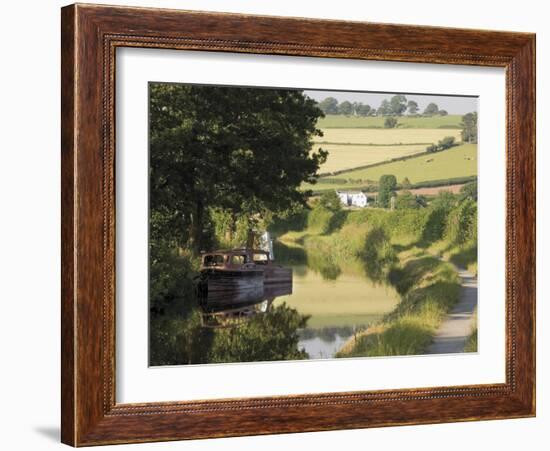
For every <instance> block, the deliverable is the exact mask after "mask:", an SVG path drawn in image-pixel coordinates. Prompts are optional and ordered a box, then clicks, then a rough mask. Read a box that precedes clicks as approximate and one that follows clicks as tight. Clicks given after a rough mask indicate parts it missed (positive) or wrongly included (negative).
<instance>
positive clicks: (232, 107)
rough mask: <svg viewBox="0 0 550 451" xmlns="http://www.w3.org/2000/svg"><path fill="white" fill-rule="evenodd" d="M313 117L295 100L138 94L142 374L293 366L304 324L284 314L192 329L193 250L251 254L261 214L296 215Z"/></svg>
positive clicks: (315, 132) (315, 157)
mask: <svg viewBox="0 0 550 451" xmlns="http://www.w3.org/2000/svg"><path fill="white" fill-rule="evenodd" d="M322 116H323V113H322V111H321V110H320V109H319V108H318V107H317V104H316V102H315V101H314V100H312V99H310V98H309V97H307V96H306V95H305V94H304V93H303V91H299V90H285V89H261V88H237V87H223V86H200V85H183V84H173V83H150V84H149V144H150V162H149V163H150V165H149V187H150V192H149V194H150V196H149V208H150V211H149V215H150V216H149V275H150V285H149V287H150V290H149V307H150V326H151V327H150V364H151V365H167V364H171V365H174V364H183V363H208V362H219V361H254V360H272V359H286V358H289V359H296V358H303V357H305V356H304V354H303V353H302V352H301V351H299V350H298V347H297V340H298V338H297V335H296V329H298V328H299V327H300V326H301V325H303V324H304V321H305V320H306V319H305V317H304V316H303V315H300V314H299V313H298V312H297V311H296V310H294V309H290V308H287V307H284V306H281V307H277V308H276V309H274V310H273V311H272V312H270V315H267V316H266V315H263V316H262V315H257V316H256V317H254V318H251V319H250V321H248V322H247V324H246V325H242V326H239V327H238V328H235V329H233V330H220V329H216V330H214V329H210V330H209V329H206V328H204V327H200V313H199V309H198V306H197V300H196V299H195V293H194V288H193V277H194V276H195V275H196V274H197V270H198V267H199V260H200V252H201V251H203V250H211V249H215V248H217V247H219V246H226V245H227V246H234V245H239V246H242V245H243V244H246V245H247V246H249V247H251V246H253V245H254V242H255V239H256V238H257V235H258V232H260V231H262V230H265V227H266V225H267V224H268V223H269V221H270V218H271V217H272V216H273V215H276V214H278V215H284V214H286V213H287V212H288V211H292V209H293V208H296V206H302V207H303V206H304V205H305V203H306V201H307V198H308V193H305V192H303V191H300V190H299V189H298V188H299V187H300V185H301V184H302V183H304V182H307V183H313V182H314V181H315V179H316V178H317V174H318V171H319V168H320V165H321V164H323V163H324V162H325V160H326V156H327V152H326V151H324V150H323V149H322V148H320V147H319V146H318V147H317V148H316V150H314V151H312V147H314V141H313V139H314V138H315V137H321V136H322V132H321V130H320V129H318V128H317V122H318V119H319V118H320V117H322ZM275 324H277V330H275ZM277 337H278V338H277Z"/></svg>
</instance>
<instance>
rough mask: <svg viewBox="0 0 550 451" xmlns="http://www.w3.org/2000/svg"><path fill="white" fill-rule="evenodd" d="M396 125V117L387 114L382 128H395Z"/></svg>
mask: <svg viewBox="0 0 550 451" xmlns="http://www.w3.org/2000/svg"><path fill="white" fill-rule="evenodd" d="M395 127H397V118H395V117H393V116H389V117H387V118H386V120H385V121H384V128H395Z"/></svg>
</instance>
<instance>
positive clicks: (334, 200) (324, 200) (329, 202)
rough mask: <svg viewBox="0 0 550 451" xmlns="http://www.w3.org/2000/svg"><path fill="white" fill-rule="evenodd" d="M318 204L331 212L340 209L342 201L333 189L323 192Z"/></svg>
mask: <svg viewBox="0 0 550 451" xmlns="http://www.w3.org/2000/svg"><path fill="white" fill-rule="evenodd" d="M319 205H321V206H322V207H323V208H326V209H327V210H329V211H332V212H337V211H340V210H341V209H342V202H341V201H340V198H339V197H338V194H336V191H334V190H330V191H327V192H326V193H324V194H323V195H322V196H321V199H320V200H319Z"/></svg>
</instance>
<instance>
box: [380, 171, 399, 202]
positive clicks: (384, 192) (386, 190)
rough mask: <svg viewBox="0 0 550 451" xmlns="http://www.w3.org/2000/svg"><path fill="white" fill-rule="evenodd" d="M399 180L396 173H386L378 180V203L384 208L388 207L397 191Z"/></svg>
mask: <svg viewBox="0 0 550 451" xmlns="http://www.w3.org/2000/svg"><path fill="white" fill-rule="evenodd" d="M396 186H397V180H396V178H395V175H391V174H386V175H383V176H381V177H380V180H379V181H378V204H379V205H380V206H381V207H383V208H388V207H389V205H390V198H391V197H392V195H393V194H394V192H395V188H396Z"/></svg>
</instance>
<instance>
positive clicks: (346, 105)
mask: <svg viewBox="0 0 550 451" xmlns="http://www.w3.org/2000/svg"><path fill="white" fill-rule="evenodd" d="M338 113H340V114H345V115H346V116H349V115H350V114H352V113H353V105H352V104H351V102H348V101H347V100H344V101H343V102H342V103H341V104H340V105H339V106H338Z"/></svg>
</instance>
